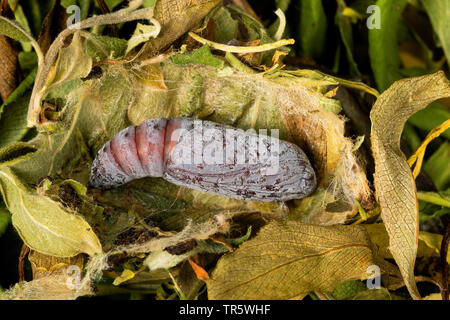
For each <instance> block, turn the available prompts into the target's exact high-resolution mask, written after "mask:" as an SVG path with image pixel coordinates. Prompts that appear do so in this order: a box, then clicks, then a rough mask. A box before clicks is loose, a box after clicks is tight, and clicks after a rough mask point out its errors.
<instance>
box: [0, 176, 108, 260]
mask: <svg viewBox="0 0 450 320" xmlns="http://www.w3.org/2000/svg"><path fill="white" fill-rule="evenodd" d="M0 191H1V194H2V196H3V199H4V201H5V204H6V206H7V208H8V210H9V211H10V212H11V214H12V223H13V226H14V228H16V230H17V231H18V233H19V235H20V236H21V238H22V239H23V241H24V242H25V243H26V245H27V246H28V247H30V248H31V249H33V250H36V251H38V252H41V253H44V254H47V255H51V256H56V257H73V256H76V255H77V254H80V253H86V254H88V255H91V256H92V255H94V254H97V253H101V252H102V247H101V244H100V242H99V240H98V238H97V236H96V235H95V233H94V231H93V230H92V228H91V226H90V225H89V224H88V223H87V222H86V221H85V220H84V218H83V217H81V216H80V215H77V214H75V213H73V212H70V211H69V210H68V209H66V208H64V207H63V206H62V205H61V203H58V202H56V201H54V200H52V199H50V198H49V197H47V196H44V195H39V194H37V193H36V192H34V191H31V190H29V189H28V188H26V187H25V186H24V185H23V184H22V183H21V182H20V181H19V179H18V178H17V176H16V175H15V174H14V173H13V172H12V171H11V170H10V169H9V168H7V167H1V168H0Z"/></svg>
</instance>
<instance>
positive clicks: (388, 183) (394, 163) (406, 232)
mask: <svg viewBox="0 0 450 320" xmlns="http://www.w3.org/2000/svg"><path fill="white" fill-rule="evenodd" d="M447 96H450V83H449V81H448V80H447V79H446V77H445V75H444V73H443V72H438V73H435V74H432V75H427V76H423V77H418V78H410V79H404V80H400V81H398V82H396V83H395V84H394V85H392V86H391V87H390V88H389V89H388V90H387V91H386V92H384V93H383V94H382V95H381V96H380V97H379V99H378V100H377V102H376V103H375V105H374V106H373V108H372V112H371V115H370V117H371V120H372V149H373V155H374V159H375V175H374V177H375V190H376V196H377V199H378V201H379V203H380V206H381V216H382V218H383V221H384V223H385V225H386V229H387V231H388V234H389V238H390V240H389V248H390V251H391V252H392V255H393V256H394V258H395V260H396V262H397V264H398V266H399V268H400V271H401V272H402V275H403V277H404V280H405V283H406V285H407V287H408V290H409V292H410V294H411V295H412V296H413V298H415V299H418V298H420V295H419V293H418V291H417V288H416V285H415V281H414V261H415V257H416V253H417V241H418V234H419V217H418V204H417V198H416V187H415V184H414V179H413V176H412V174H411V170H410V168H409V166H408V163H407V162H406V159H405V156H404V155H403V153H402V152H401V150H400V147H399V141H400V137H401V133H402V129H403V126H404V124H405V122H406V120H407V119H408V118H409V117H410V116H411V115H412V114H413V113H415V112H417V111H418V110H420V109H423V108H425V107H426V106H427V105H428V104H429V103H430V102H432V101H434V100H437V99H440V98H443V97H447Z"/></svg>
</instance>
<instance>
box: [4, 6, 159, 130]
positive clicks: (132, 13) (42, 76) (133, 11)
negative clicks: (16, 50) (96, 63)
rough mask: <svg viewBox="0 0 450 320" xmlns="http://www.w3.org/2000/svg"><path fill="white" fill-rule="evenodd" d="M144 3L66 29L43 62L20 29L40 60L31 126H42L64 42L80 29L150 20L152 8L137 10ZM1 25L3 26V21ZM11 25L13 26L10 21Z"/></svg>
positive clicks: (20, 35) (38, 52) (30, 113)
mask: <svg viewBox="0 0 450 320" xmlns="http://www.w3.org/2000/svg"><path fill="white" fill-rule="evenodd" d="M142 3H143V0H135V1H132V2H130V3H129V6H128V7H126V8H124V9H121V10H119V11H117V12H114V13H110V14H106V15H100V16H94V17H91V18H88V19H85V20H82V21H80V22H79V23H77V25H76V27H72V28H66V29H65V30H64V31H62V32H61V33H60V34H59V35H58V37H57V38H56V39H55V41H53V42H52V44H51V46H50V48H49V49H48V51H47V53H46V55H45V61H44V60H43V55H42V52H41V50H40V48H39V45H38V44H37V43H36V41H35V40H34V39H33V38H32V37H31V36H29V35H28V34H27V33H26V32H24V31H23V29H20V30H21V32H20V33H19V37H21V38H22V39H23V38H26V39H28V38H31V39H32V42H31V43H32V44H33V46H34V45H35V46H36V47H37V48H35V50H36V52H37V54H38V58H39V68H38V72H37V75H36V82H35V85H34V87H33V92H32V94H31V99H30V104H29V108H28V116H27V122H28V125H29V126H34V125H38V124H40V121H39V114H40V112H41V100H42V95H43V93H44V91H45V84H46V79H47V76H48V75H49V73H51V69H52V66H53V64H54V62H55V60H56V58H57V56H58V53H59V51H60V49H61V48H62V47H63V46H64V41H65V40H66V38H67V37H68V36H70V35H71V34H73V33H76V32H78V31H79V30H80V29H86V28H90V27H93V26H98V25H105V24H117V23H121V22H127V21H133V20H137V19H148V18H149V17H151V15H152V13H153V8H152V7H151V8H144V9H137V8H139V7H140V6H141V5H142ZM0 18H1V17H0ZM0 24H3V23H2V21H1V20H0ZM9 24H11V22H10V21H9ZM6 26H7V27H8V28H9V29H8V32H9V31H11V29H12V27H11V26H10V25H6ZM16 29H17V28H16ZM20 30H19V31H20ZM13 31H16V30H13ZM9 33H11V32H9ZM16 33H17V32H16ZM19 40H20V39H19ZM33 41H34V42H33Z"/></svg>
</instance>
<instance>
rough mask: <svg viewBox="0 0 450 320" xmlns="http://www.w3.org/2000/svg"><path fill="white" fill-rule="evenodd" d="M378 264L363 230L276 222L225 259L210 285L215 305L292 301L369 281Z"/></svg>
mask: <svg viewBox="0 0 450 320" xmlns="http://www.w3.org/2000/svg"><path fill="white" fill-rule="evenodd" d="M372 264H374V261H373V257H372V251H371V247H370V240H369V239H368V236H367V234H366V233H365V231H364V229H363V228H362V227H358V226H330V227H323V226H315V225H307V224H301V223H298V222H293V221H288V222H284V223H283V222H277V221H273V222H270V223H269V224H268V225H266V226H265V227H263V228H262V229H261V230H260V231H259V233H258V235H257V236H256V237H255V238H253V239H251V240H249V241H246V242H244V243H243V244H242V245H241V246H240V247H239V248H238V249H237V250H235V251H234V252H232V253H229V254H226V255H225V256H223V257H222V258H221V259H220V260H219V262H218V264H217V266H216V268H215V270H214V271H213V273H212V276H211V279H210V280H209V281H208V282H207V286H208V297H209V299H290V298H294V297H298V296H300V295H302V294H305V293H308V292H311V291H315V290H317V291H320V292H326V293H331V292H333V290H334V288H335V287H336V286H337V285H338V284H339V283H342V282H344V281H347V280H352V279H366V278H367V277H369V276H370V275H369V274H367V273H366V271H367V267H368V266H370V265H372Z"/></svg>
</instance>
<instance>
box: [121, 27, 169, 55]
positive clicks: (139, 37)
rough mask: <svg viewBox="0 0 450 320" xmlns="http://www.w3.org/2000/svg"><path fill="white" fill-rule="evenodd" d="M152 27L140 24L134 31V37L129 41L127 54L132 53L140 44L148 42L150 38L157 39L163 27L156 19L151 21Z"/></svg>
mask: <svg viewBox="0 0 450 320" xmlns="http://www.w3.org/2000/svg"><path fill="white" fill-rule="evenodd" d="M150 22H151V23H152V25H144V24H141V23H138V24H137V26H136V29H135V30H134V33H133V35H132V36H131V38H130V40H128V47H127V51H126V52H125V54H127V53H128V52H130V51H131V50H132V49H133V48H135V47H136V46H138V45H139V44H141V43H143V42H146V41H148V40H149V39H150V38H156V37H157V36H158V34H159V32H160V31H161V26H160V24H159V22H158V21H157V20H155V19H150Z"/></svg>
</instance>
